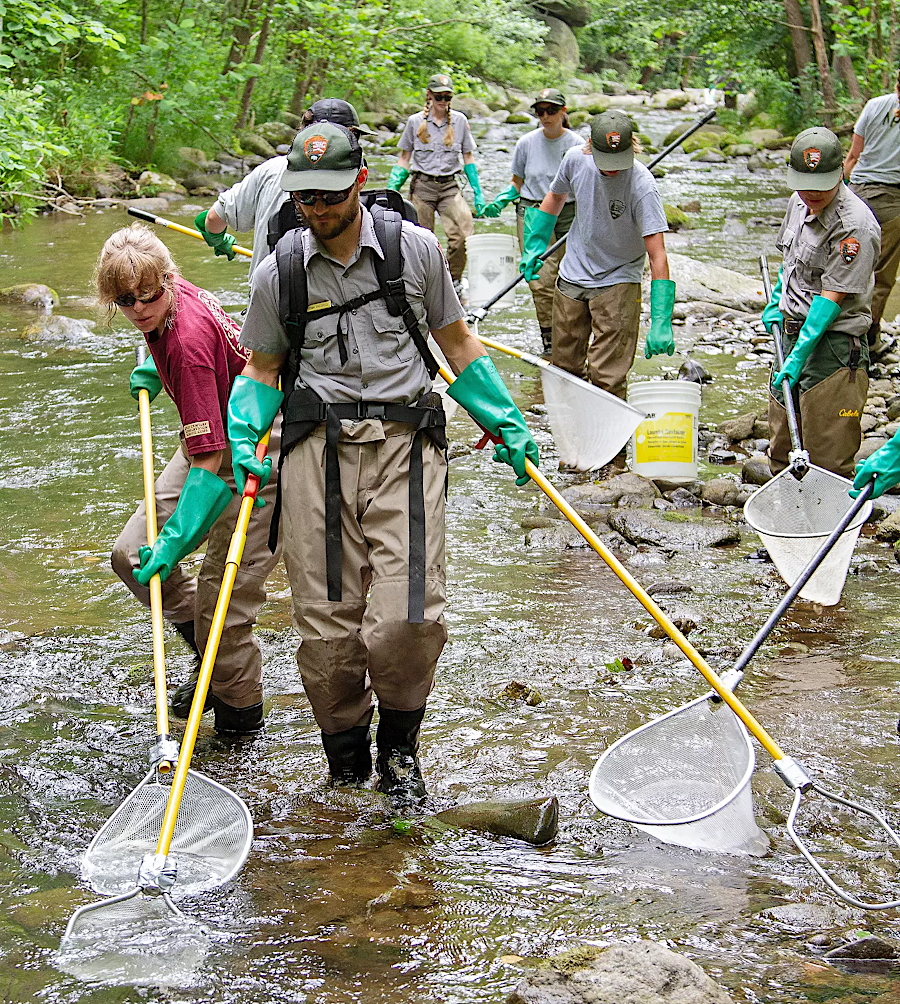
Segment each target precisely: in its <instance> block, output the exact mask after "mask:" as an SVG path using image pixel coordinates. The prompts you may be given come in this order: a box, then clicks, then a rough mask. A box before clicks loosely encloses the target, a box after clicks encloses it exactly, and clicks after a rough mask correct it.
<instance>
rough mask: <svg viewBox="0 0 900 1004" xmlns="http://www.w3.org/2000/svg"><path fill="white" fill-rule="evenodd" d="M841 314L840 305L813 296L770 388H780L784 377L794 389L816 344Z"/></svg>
mask: <svg viewBox="0 0 900 1004" xmlns="http://www.w3.org/2000/svg"><path fill="white" fill-rule="evenodd" d="M840 312H841V305H840V304H839V303H835V302H834V300H829V299H827V298H826V297H824V296H814V297H813V302H812V304H811V305H810V308H809V313H808V314H807V315H806V320H805V321H804V322H803V327H802V328H801V329H800V334H799V335H798V336H797V342H796V344H795V345H794V347H793V348H792V349H791V352H790V355H789V356H788V357H787V359H785V361H784V367H783V368H782V369H781V370H779V371H778V372H777V373H776V374H775V376H773V377H772V386H773V387H780V386H781V383H782V381H783V380H784V378H785V377H787V379H788V380H789V381H790V385H791V387H796V386H797V384H798V383H800V373H801V371H802V369H803V367H804V365H805V363H806V360H807V359H809V357H810V356H811V355H812V352H813V349H814V348H815V347H816V343H817V342H818V341H819V339H820V338H821V337H822V335H824V334H825V332H826V331H827V330H828V329H829V328H830V327H831V325H832V324H833V323H834V319H835V318H836V317H837V316H838V314H839V313H840Z"/></svg>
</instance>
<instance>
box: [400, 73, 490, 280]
mask: <svg viewBox="0 0 900 1004" xmlns="http://www.w3.org/2000/svg"><path fill="white" fill-rule="evenodd" d="M452 98H453V82H452V80H451V79H450V77H448V76H447V74H445V73H436V74H435V75H434V76H433V77H432V78H431V79H430V80H429V81H428V90H427V91H426V92H425V108H424V109H423V110H422V111H420V112H416V113H415V114H414V115H410V117H409V119H408V120H407V122H406V128H405V129H404V130H403V135H402V136H401V137H400V142H399V143H398V144H397V145H398V147H399V149H400V156H399V157H398V158H397V163H396V164H395V165H394V167H393V168H391V175H390V178H389V179H388V185H387V187H388V188H393V189H394V190H396V191H398V192H399V191H400V189H401V188H402V187H403V184H404V182H405V181H406V179H407V178H408V177H409V175H410V172H412V181H411V182H410V186H409V197H410V199H411V200H412V204H413V205H414V206H415V207H416V212H418V214H419V226H422V227H426V228H427V229H428V230H434V214H435V213H437V214H438V216H440V218H441V223H442V225H443V227H444V232H445V233H446V234H447V262H448V264H449V265H450V275H451V277H452V279H453V283H454V287H455V288H456V290H457V292H459V290H460V283H461V282H462V274H463V270H464V269H465V267H466V238H467V237H471V236H472V234H473V233H474V232H475V224H474V223H473V221H472V212H471V210H470V209H469V207H468V205H467V203H466V200H465V199H464V198H463V197H462V193H461V192H460V184H459V172H460V170H462V171H463V172H464V173H465V175H466V177H467V178H468V179H469V184H470V185H471V186H472V194H473V196H474V200H475V215H476V216H480V215H481V213H482V211H483V210H484V196H483V195H482V194H481V183H480V181H479V179H478V168H477V167H476V166H475V158H474V157H473V153H474V152H475V149H476V147H475V140H474V139H473V138H472V131H471V130H470V129H469V120H468V119H467V118H466V117H465V115H463V113H462V112H455V111H452V110H451V108H450V101H451V100H452Z"/></svg>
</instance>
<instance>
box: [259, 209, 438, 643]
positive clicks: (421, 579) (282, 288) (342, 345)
mask: <svg viewBox="0 0 900 1004" xmlns="http://www.w3.org/2000/svg"><path fill="white" fill-rule="evenodd" d="M286 205H290V206H291V209H293V205H292V204H288V203H286ZM371 212H372V220H373V223H374V226H375V236H376V238H377V239H378V243H379V245H380V247H381V249H382V251H383V253H384V259H383V260H382V259H381V258H379V256H378V255H377V254H375V253H374V251H373V253H372V263H373V265H374V272H375V275H374V278H375V280H376V282H377V284H378V285H377V287H376V288H375V289H373V290H371V291H370V292H368V293H363V294H362V295H360V296H356V297H354V298H353V299H352V300H348V301H347V302H346V303H343V304H335V305H332V306H330V307H326V308H324V309H319V310H310V309H309V295H308V294H309V291H308V287H307V277H306V269H305V268H304V265H303V243H302V230H299V229H294V230H291V231H290V232H288V233H286V234H285V235H284V236H283V237H281V238H279V240H278V241H277V244H276V247H275V261H276V264H277V267H278V315H279V318H280V320H281V324H282V326H283V328H284V330H285V334H286V335H287V337H288V342H289V343H290V349H289V352H288V357H287V360H286V362H285V367H284V370H283V371H282V375H281V386H282V387H283V388H285V398H284V402H283V404H282V411H283V413H284V419H283V424H282V431H281V456H280V458H279V461H278V466H279V471H280V468H281V465H282V464H283V463H284V458H285V457H286V456H287V454H288V453H289V452H290V451H291V450H292V449H293V448H294V447H295V446H296V445H297V444H298V443H302V442H303V441H304V440H305V439H307V438H308V437H309V436H311V435H312V433H313V431H314V430H315V429H316V428H317V426H319V425H320V424H321V423H322V422H325V567H326V580H327V585H328V599H329V601H330V602H333V603H339V602H340V600H341V560H342V548H341V475H340V466H339V456H338V440H339V438H340V433H341V421H342V420H343V419H349V420H351V421H360V420H362V419H366V418H376V419H381V420H382V421H387V422H403V423H404V424H406V425H409V426H411V427H412V428H413V429H414V430H415V435H414V436H413V439H412V444H411V446H410V457H409V599H408V606H407V620H408V621H409V622H410V623H412V624H421V623H423V622H424V620H425V494H424V480H423V478H424V472H423V466H422V437H423V435H427V436H428V437H429V439H431V441H432V442H433V443H434V444H435V446H437V448H438V449H440V450H446V449H447V434H446V429H445V427H446V417H445V415H444V409H443V406H442V405H441V399H440V395H439V394H437V393H435V392H433V391H432V392H429V393H427V394H424V395H423V396H422V397H421V398H420V399H419V401H417V402H416V403H415V404H414V405H404V404H396V403H394V402H392V401H387V402H379V401H355V402H350V403H334V404H332V403H329V402H326V401H323V400H322V399H321V398H320V397H319V396H318V394H316V393H315V391H313V390H312V389H311V388H309V387H304V386H300V387H296V386H295V384H296V381H297V375H298V372H299V366H300V358H301V357H300V353H301V350H302V348H303V340H304V333H305V330H306V325H307V323H308V321H309V319H310V318H311V317H314V318H317V319H318V318H320V317H325V316H328V315H329V314H337V316H338V322H337V339H338V350H339V352H340V359H341V366H344V365H346V363H347V359H348V353H347V345H346V339H345V333H344V331H343V326H342V325H343V318H344V315H345V314H348V313H349V312H350V311H352V310H358V309H359V308H360V307H363V306H365V305H366V304H367V303H371V302H372V301H373V300H384V301H385V304H386V306H387V309H388V312H389V313H390V314H391V316H393V317H402V318H403V323H404V324H405V326H406V330H407V332H408V333H409V336H410V338H411V339H412V341H413V344H414V345H415V346H416V348H417V349H418V350H419V353H420V355H421V356H422V359H423V361H424V363H425V367H426V369H427V370H428V375H429V377H430V378H431V379H432V380H433V379H434V377H435V375H436V374H437V371H438V363H437V360H436V359H435V358H434V355H433V354H432V352H431V349H429V347H428V341H427V339H426V337H425V335H423V333H422V330H421V328H420V327H419V322H418V320H417V319H416V315H415V314H414V313H413V310H412V307H411V306H410V303H409V300H408V299H407V296H406V287H405V285H404V282H403V278H402V273H403V255H402V252H401V248H400V234H401V229H402V224H403V217H402V216H401V215H400V214H399V213H397V212H395V211H393V210H391V209H386V208H384V207H383V206H381V205H378V204H376V205H375V206H373V208H372V210H371ZM278 485H279V487H278V494H277V497H276V500H275V511H274V513H273V515H272V530H271V533H270V536H269V546H270V547H271V548H273V549H274V547H275V543H276V541H277V539H278V522H279V517H280V514H281V478H280V477H279V480H278Z"/></svg>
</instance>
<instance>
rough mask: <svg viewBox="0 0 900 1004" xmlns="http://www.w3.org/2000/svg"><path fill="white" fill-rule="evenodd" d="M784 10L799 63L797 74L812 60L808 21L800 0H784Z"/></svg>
mask: <svg viewBox="0 0 900 1004" xmlns="http://www.w3.org/2000/svg"><path fill="white" fill-rule="evenodd" d="M783 2H784V12H785V14H786V15H787V23H788V26H789V27H790V31H791V46H792V48H793V50H794V62H795V63H796V65H797V76H798V77H799V76H800V75H801V74H802V73H803V71H804V69H805V68H806V67H807V66H808V65H809V64H810V63H811V62H812V49H810V47H809V38H808V37H807V34H806V23H805V22H804V20H803V12H802V11H801V10H800V0H783Z"/></svg>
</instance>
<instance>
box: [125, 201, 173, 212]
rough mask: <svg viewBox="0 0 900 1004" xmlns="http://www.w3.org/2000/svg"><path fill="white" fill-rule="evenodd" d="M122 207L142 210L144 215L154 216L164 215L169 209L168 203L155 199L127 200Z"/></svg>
mask: <svg viewBox="0 0 900 1004" xmlns="http://www.w3.org/2000/svg"><path fill="white" fill-rule="evenodd" d="M123 206H124V207H125V208H126V209H128V208H129V207H130V208H132V209H143V210H144V212H145V213H153V215H154V216H155V215H156V214H157V213H165V212H166V211H167V210H168V208H169V203H168V202H167V201H166V200H165V199H162V198H156V199H129V200H128V202H125V203H123Z"/></svg>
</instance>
